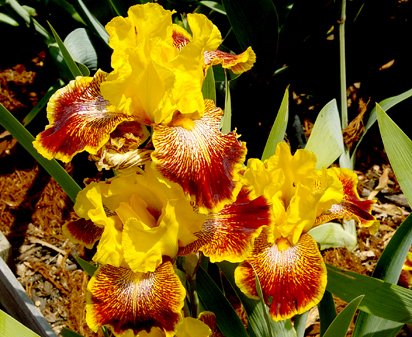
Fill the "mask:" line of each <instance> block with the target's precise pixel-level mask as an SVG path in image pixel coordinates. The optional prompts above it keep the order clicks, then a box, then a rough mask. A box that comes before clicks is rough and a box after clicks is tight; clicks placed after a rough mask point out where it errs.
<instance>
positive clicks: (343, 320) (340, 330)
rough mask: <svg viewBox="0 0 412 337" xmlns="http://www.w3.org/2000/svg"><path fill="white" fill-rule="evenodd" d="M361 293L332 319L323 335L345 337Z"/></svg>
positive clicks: (361, 297) (324, 336)
mask: <svg viewBox="0 0 412 337" xmlns="http://www.w3.org/2000/svg"><path fill="white" fill-rule="evenodd" d="M363 297H364V296H363V295H361V296H358V297H356V298H354V299H353V300H352V301H351V302H350V303H349V304H348V305H347V306H346V307H345V309H343V310H342V311H341V312H340V313H339V315H338V316H336V318H335V319H334V320H333V322H332V324H331V325H330V326H329V328H328V329H327V330H326V332H325V334H324V335H323V337H345V336H346V332H347V331H348V329H349V325H350V324H351V323H352V320H353V316H354V315H355V312H356V310H357V309H358V306H359V303H360V302H361V301H362V299H363Z"/></svg>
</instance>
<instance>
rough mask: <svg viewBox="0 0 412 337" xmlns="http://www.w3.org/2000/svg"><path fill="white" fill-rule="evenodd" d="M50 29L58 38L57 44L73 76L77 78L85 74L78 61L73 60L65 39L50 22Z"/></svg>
mask: <svg viewBox="0 0 412 337" xmlns="http://www.w3.org/2000/svg"><path fill="white" fill-rule="evenodd" d="M49 26H50V29H51V31H52V33H53V36H54V38H55V39H56V42H57V45H58V46H59V49H60V52H61V53H62V56H63V59H64V62H65V63H66V65H67V67H68V68H69V70H70V72H71V74H72V76H73V78H76V77H77V76H83V73H82V71H81V70H80V68H79V67H78V65H77V63H76V62H75V61H74V60H73V58H72V57H71V55H70V53H69V51H68V50H67V49H66V47H65V45H64V43H63V41H62V40H61V38H60V37H59V35H58V34H57V32H56V31H55V30H54V28H53V26H52V25H51V24H50V22H49Z"/></svg>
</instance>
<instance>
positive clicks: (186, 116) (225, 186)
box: [34, 3, 376, 337]
mask: <svg viewBox="0 0 412 337" xmlns="http://www.w3.org/2000/svg"><path fill="white" fill-rule="evenodd" d="M172 15H173V12H172V11H168V10H165V9H163V8H162V7H161V6H160V5H158V4H153V3H148V4H144V5H136V6H132V7H131V8H130V9H129V11H128V16H127V17H125V18H123V17H116V18H114V19H113V20H112V21H111V22H109V23H108V25H107V26H106V29H107V31H108V33H109V36H110V46H111V47H112V49H113V54H112V62H111V63H112V68H113V70H112V71H111V72H110V73H106V72H104V71H103V70H98V71H97V72H96V73H95V75H94V76H93V77H78V78H76V79H75V80H74V81H71V82H70V83H69V84H68V85H67V86H66V87H64V88H62V89H60V90H58V91H57V92H56V93H55V94H54V95H53V96H52V98H51V99H50V101H49V104H48V107H47V113H48V119H49V125H48V126H47V127H46V129H45V130H44V131H43V132H41V133H40V134H39V135H38V136H37V137H36V140H35V142H34V146H35V148H36V149H37V150H38V151H39V152H40V153H41V154H42V155H43V156H45V157H46V158H56V159H60V160H62V161H64V162H68V161H70V160H71V159H72V158H73V157H74V156H75V155H76V154H77V153H79V152H82V151H86V152H88V153H89V154H90V158H91V159H93V160H95V161H96V165H97V167H98V168H99V169H113V170H115V171H116V175H115V176H114V177H113V178H111V179H108V180H106V181H101V182H93V183H90V184H89V185H87V186H86V188H85V189H84V190H82V191H81V192H80V193H79V195H78V197H77V200H76V203H75V207H74V208H75V212H76V213H77V215H78V216H79V219H78V220H76V221H71V222H69V223H67V224H66V225H65V226H64V231H65V233H66V234H67V235H68V236H69V237H70V238H71V239H72V240H73V241H74V242H77V243H81V244H83V245H85V246H86V247H88V248H92V247H94V246H96V247H95V255H94V256H93V261H94V262H95V263H96V264H97V265H98V268H97V271H96V272H95V274H94V275H93V277H92V278H91V279H90V282H89V284H88V298H87V307H86V320H87V323H88V325H89V326H90V327H91V328H92V330H95V331H97V330H98V329H99V328H100V327H101V326H108V327H110V329H111V330H112V331H113V333H114V334H115V335H116V336H122V337H129V336H130V337H131V336H166V337H169V336H170V337H171V336H178V337H179V336H181V337H183V336H205V337H206V336H211V335H212V334H213V336H219V335H220V334H219V331H218V329H217V328H216V325H215V321H214V320H212V321H213V322H214V324H210V315H212V314H211V313H207V314H204V315H200V316H199V317H197V318H191V317H184V316H185V315H184V314H183V312H184V304H185V298H186V290H185V287H184V285H183V284H182V282H181V280H180V278H179V276H178V273H177V272H176V268H177V267H176V264H175V261H176V259H177V257H179V256H185V255H189V254H192V253H196V254H199V253H202V254H203V255H205V256H207V257H208V258H209V259H210V261H211V262H220V261H224V260H225V261H229V262H232V263H240V264H239V266H238V267H237V269H236V272H235V280H236V283H237V284H238V286H239V287H240V289H241V290H242V291H243V292H244V293H245V294H247V295H248V296H251V297H256V296H257V292H256V284H255V275H257V276H258V279H259V281H260V284H261V287H262V291H263V295H264V299H265V302H266V304H267V305H268V306H269V308H270V310H269V311H270V314H271V316H272V317H273V319H275V320H280V319H286V318H290V317H292V316H294V315H295V314H300V313H303V312H304V311H306V310H308V309H309V308H311V307H313V306H314V305H316V304H317V303H318V302H319V301H320V299H321V298H322V296H323V293H324V291H325V287H326V282H327V279H326V267H325V264H324V262H323V259H322V256H321V253H320V251H319V249H318V246H317V243H316V242H315V241H314V239H313V238H312V237H311V236H310V234H308V231H309V230H310V229H311V228H313V227H314V226H317V225H320V224H322V223H324V222H326V221H330V220H332V219H337V218H339V219H342V218H355V219H356V220H358V222H359V223H360V225H362V226H367V227H371V228H372V227H373V226H374V225H375V223H376V222H375V219H374V218H373V216H372V215H371V205H372V202H371V201H363V200H361V199H360V198H359V195H358V193H357V192H356V183H357V177H356V174H355V173H353V172H351V171H349V170H344V169H338V168H330V169H322V170H319V169H316V157H315V155H314V154H312V153H310V152H308V151H306V150H298V151H297V152H296V153H295V154H294V155H292V154H291V152H290V149H289V147H288V145H287V144H286V143H284V142H282V143H280V144H279V145H278V147H277V150H276V153H275V154H274V155H273V156H272V157H270V158H269V159H268V160H266V161H264V162H262V161H260V160H258V159H249V160H248V162H247V165H246V166H245V165H244V162H245V158H246V144H245V143H244V142H242V141H240V140H239V136H238V135H237V134H236V132H231V133H228V134H223V133H222V132H221V131H220V123H221V119H222V116H223V111H222V110H221V109H220V108H218V107H216V106H215V103H214V102H213V101H211V100H207V99H206V100H205V99H204V98H203V95H202V90H201V89H202V85H203V80H204V78H205V74H206V71H207V69H208V68H209V67H211V66H213V65H216V64H220V65H221V66H222V67H224V68H228V69H230V70H231V71H233V72H234V73H238V74H239V73H242V72H245V71H248V70H249V69H250V68H251V67H252V65H253V63H254V62H255V59H256V57H255V54H254V52H253V50H252V49H251V48H248V49H247V50H246V51H244V52H243V53H241V54H239V55H234V54H230V53H226V52H222V51H219V50H217V48H218V47H219V45H220V44H221V42H222V38H221V35H220V32H219V30H218V29H217V28H216V27H215V26H214V25H213V24H212V22H210V21H209V20H208V19H207V18H206V17H205V16H204V15H201V14H188V16H187V22H188V25H189V27H190V33H189V32H188V31H187V30H185V29H184V28H183V27H181V26H179V25H176V24H174V23H173V22H172ZM206 317H207V319H206ZM207 322H209V324H206V323H207Z"/></svg>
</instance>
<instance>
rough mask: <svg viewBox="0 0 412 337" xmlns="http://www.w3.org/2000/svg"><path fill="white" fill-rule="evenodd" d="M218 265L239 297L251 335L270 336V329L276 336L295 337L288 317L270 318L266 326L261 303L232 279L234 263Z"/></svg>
mask: <svg viewBox="0 0 412 337" xmlns="http://www.w3.org/2000/svg"><path fill="white" fill-rule="evenodd" d="M218 265H219V268H220V270H221V271H222V272H223V274H224V275H225V277H226V279H227V280H228V281H229V283H230V285H231V286H232V288H233V289H234V290H235V291H236V294H237V295H238V297H239V298H240V300H241V302H242V304H243V306H244V308H245V310H246V313H247V315H248V322H249V328H250V330H251V331H250V334H251V335H254V336H258V337H261V336H265V337H266V336H270V334H271V332H270V331H269V329H270V330H271V331H272V332H273V334H274V335H275V336H276V337H296V332H295V329H294V328H293V326H292V323H291V321H290V320H288V319H287V320H283V321H279V322H275V321H273V320H271V321H270V326H268V324H267V322H266V320H265V318H264V317H265V312H264V307H263V305H262V304H263V303H260V302H259V301H257V300H253V299H251V298H249V297H247V296H246V295H245V294H243V293H242V291H241V290H240V289H239V287H238V286H237V285H236V283H235V279H234V270H235V268H236V265H235V264H232V263H229V262H221V263H218Z"/></svg>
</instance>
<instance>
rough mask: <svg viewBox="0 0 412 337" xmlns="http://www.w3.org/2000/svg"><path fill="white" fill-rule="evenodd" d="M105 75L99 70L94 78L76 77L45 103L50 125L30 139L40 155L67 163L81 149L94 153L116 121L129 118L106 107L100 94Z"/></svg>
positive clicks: (130, 118) (105, 139)
mask: <svg viewBox="0 0 412 337" xmlns="http://www.w3.org/2000/svg"><path fill="white" fill-rule="evenodd" d="M106 76H107V74H106V73H105V72H103V71H98V72H96V74H95V75H94V77H77V78H76V80H73V81H71V82H70V83H69V84H68V85H67V86H65V87H64V88H62V89H59V90H58V91H56V93H55V94H54V95H53V96H52V97H51V99H50V101H49V103H48V105H47V117H48V119H49V123H50V124H49V125H48V126H47V127H46V129H45V130H44V131H42V132H40V133H39V134H38V135H37V137H36V140H35V141H34V142H33V146H34V147H35V149H36V150H37V151H38V152H39V153H40V154H41V155H43V156H44V157H46V158H48V159H52V158H56V159H59V160H61V161H63V162H69V161H70V160H71V159H72V158H73V156H74V155H75V154H77V153H79V152H82V151H87V152H89V153H92V154H95V153H96V152H97V151H98V150H99V149H100V148H101V147H102V146H103V145H104V144H105V143H106V142H107V141H108V140H109V137H110V133H111V132H112V131H113V130H114V129H115V128H116V127H117V125H118V124H120V123H121V122H123V121H127V120H132V117H130V116H126V115H124V114H121V113H118V112H116V111H111V110H109V109H108V105H109V104H108V102H107V101H106V100H104V99H103V97H102V96H101V93H100V84H101V83H102V82H103V81H104V80H105V78H106Z"/></svg>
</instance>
